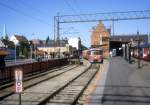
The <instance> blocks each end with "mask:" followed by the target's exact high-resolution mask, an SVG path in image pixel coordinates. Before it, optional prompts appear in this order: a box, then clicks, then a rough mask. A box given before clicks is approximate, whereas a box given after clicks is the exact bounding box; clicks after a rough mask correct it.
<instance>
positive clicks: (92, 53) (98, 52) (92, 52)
mask: <svg viewBox="0 0 150 105" xmlns="http://www.w3.org/2000/svg"><path fill="white" fill-rule="evenodd" d="M90 55H102V51H91V54H90Z"/></svg>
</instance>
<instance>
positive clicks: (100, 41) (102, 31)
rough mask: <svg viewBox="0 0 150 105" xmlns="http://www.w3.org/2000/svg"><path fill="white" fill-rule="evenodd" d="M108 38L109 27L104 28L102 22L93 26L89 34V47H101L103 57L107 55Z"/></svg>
mask: <svg viewBox="0 0 150 105" xmlns="http://www.w3.org/2000/svg"><path fill="white" fill-rule="evenodd" d="M109 39H110V29H106V27H105V26H104V24H103V23H102V22H99V24H98V25H97V26H96V28H93V32H92V35H91V47H100V48H102V49H103V57H104V58H108V57H109Z"/></svg>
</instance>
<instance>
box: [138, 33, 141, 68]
mask: <svg viewBox="0 0 150 105" xmlns="http://www.w3.org/2000/svg"><path fill="white" fill-rule="evenodd" d="M137 36H138V40H137V41H138V69H140V68H141V66H140V63H141V60H140V54H141V52H140V41H141V40H140V35H139V31H137Z"/></svg>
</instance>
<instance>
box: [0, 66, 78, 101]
mask: <svg viewBox="0 0 150 105" xmlns="http://www.w3.org/2000/svg"><path fill="white" fill-rule="evenodd" d="M76 67H78V66H77V65H70V66H64V67H61V68H55V69H53V70H49V71H47V72H44V73H41V74H37V75H34V76H31V77H27V78H25V79H24V89H27V88H30V87H32V86H34V85H36V84H38V83H41V82H43V81H46V80H48V79H51V78H54V77H56V76H59V75H61V74H63V73H65V72H67V71H68V70H72V69H74V68H76ZM13 87H14V83H9V84H7V85H4V86H1V87H0V93H1V94H0V100H2V99H4V98H6V97H8V96H10V95H12V94H14V91H12V88H13Z"/></svg>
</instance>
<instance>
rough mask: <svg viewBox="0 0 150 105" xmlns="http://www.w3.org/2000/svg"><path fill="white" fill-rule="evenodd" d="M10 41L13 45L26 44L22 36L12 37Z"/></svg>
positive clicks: (25, 39)
mask: <svg viewBox="0 0 150 105" xmlns="http://www.w3.org/2000/svg"><path fill="white" fill-rule="evenodd" d="M10 41H12V42H14V44H15V45H18V44H19V43H20V42H24V43H28V40H27V38H26V37H25V36H23V35H13V36H11V38H10Z"/></svg>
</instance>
